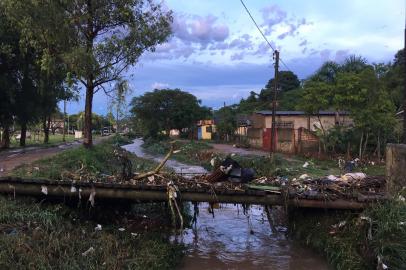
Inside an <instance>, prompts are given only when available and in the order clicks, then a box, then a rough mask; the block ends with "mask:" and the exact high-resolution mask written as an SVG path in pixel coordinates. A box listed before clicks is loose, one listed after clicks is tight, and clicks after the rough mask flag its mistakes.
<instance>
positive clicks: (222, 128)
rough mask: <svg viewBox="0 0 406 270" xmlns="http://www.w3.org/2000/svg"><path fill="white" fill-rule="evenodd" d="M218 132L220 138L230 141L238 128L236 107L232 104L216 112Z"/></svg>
mask: <svg viewBox="0 0 406 270" xmlns="http://www.w3.org/2000/svg"><path fill="white" fill-rule="evenodd" d="M215 118H216V133H217V134H218V135H219V137H220V139H222V140H224V141H230V140H231V139H233V137H234V132H235V130H236V128H237V115H236V109H235V108H233V107H230V106H226V107H222V108H221V109H219V110H218V111H216V112H215Z"/></svg>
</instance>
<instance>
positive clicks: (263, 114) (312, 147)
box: [238, 111, 352, 153]
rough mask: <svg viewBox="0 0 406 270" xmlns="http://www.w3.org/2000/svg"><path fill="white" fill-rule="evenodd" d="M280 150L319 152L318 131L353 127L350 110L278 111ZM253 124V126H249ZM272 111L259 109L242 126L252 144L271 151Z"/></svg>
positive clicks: (278, 148) (277, 134)
mask: <svg viewBox="0 0 406 270" xmlns="http://www.w3.org/2000/svg"><path fill="white" fill-rule="evenodd" d="M275 117H276V119H275V120H276V140H277V143H276V151H278V152H284V153H299V152H313V151H317V149H318V145H319V138H318V137H317V135H316V132H315V131H316V130H321V129H322V128H323V129H324V130H329V129H331V128H332V127H334V126H336V125H342V126H349V125H351V124H352V120H351V119H350V118H349V116H348V113H347V112H334V111H320V112H319V114H318V115H308V114H306V113H305V112H303V111H276V113H275ZM248 124H249V125H248ZM271 130H272V111H258V112H256V113H254V114H253V115H251V116H250V117H249V122H247V121H245V124H244V125H243V126H241V124H240V127H239V129H238V133H239V134H240V132H244V133H245V134H240V135H245V136H247V140H248V142H249V144H250V145H251V146H252V147H256V148H262V149H263V150H267V151H269V150H270V147H271V137H272V132H271Z"/></svg>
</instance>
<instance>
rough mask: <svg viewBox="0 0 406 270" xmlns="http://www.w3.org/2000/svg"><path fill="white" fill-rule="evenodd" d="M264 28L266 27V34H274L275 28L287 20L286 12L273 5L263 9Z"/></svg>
mask: <svg viewBox="0 0 406 270" xmlns="http://www.w3.org/2000/svg"><path fill="white" fill-rule="evenodd" d="M261 12H262V19H263V20H264V22H263V23H262V26H266V30H265V34H267V35H269V34H271V33H272V32H273V27H274V26H275V25H277V24H280V23H281V22H283V21H284V20H285V19H286V18H287V13H286V11H284V10H282V9H281V8H280V7H279V6H278V5H271V6H267V7H264V8H262V9H261Z"/></svg>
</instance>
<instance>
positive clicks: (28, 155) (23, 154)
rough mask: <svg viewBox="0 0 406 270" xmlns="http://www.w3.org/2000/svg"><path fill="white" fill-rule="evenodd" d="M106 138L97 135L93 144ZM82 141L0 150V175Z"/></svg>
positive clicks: (77, 144) (72, 146)
mask: <svg viewBox="0 0 406 270" xmlns="http://www.w3.org/2000/svg"><path fill="white" fill-rule="evenodd" d="M106 138H108V136H106V137H98V138H96V139H94V144H97V143H99V142H101V141H102V140H104V139H106ZM80 145H82V142H80V141H75V142H71V143H66V144H64V143H62V144H59V145H57V146H53V147H45V148H44V147H40V146H35V147H25V148H19V149H10V150H6V151H3V152H0V177H1V176H6V175H7V173H8V172H10V171H11V170H13V169H14V168H15V167H17V166H20V165H22V164H27V163H32V162H34V161H36V160H39V159H42V158H47V157H51V156H53V155H55V154H57V153H59V152H62V151H64V150H67V149H71V148H75V147H79V146H80Z"/></svg>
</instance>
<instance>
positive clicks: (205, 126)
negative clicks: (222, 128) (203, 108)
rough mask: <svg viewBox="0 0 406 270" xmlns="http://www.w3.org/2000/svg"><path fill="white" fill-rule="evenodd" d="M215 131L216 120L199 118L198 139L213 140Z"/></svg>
mask: <svg viewBox="0 0 406 270" xmlns="http://www.w3.org/2000/svg"><path fill="white" fill-rule="evenodd" d="M215 132H216V125H215V124H214V120H199V121H198V122H197V139H198V140H211V139H213V134H214V133H215Z"/></svg>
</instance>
